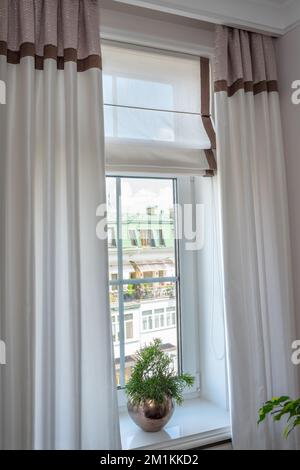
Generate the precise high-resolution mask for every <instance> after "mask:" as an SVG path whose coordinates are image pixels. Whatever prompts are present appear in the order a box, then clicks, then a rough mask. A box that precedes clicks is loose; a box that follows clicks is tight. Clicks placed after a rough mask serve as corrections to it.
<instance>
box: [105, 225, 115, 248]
mask: <svg viewBox="0 0 300 470" xmlns="http://www.w3.org/2000/svg"><path fill="white" fill-rule="evenodd" d="M107 239H108V247H109V248H116V246H117V241H116V232H115V228H114V227H108V229H107Z"/></svg>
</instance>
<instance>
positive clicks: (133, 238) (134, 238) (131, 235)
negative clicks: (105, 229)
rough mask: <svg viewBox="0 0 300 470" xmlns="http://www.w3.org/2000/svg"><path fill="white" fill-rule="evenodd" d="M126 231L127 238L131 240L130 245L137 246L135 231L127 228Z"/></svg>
mask: <svg viewBox="0 0 300 470" xmlns="http://www.w3.org/2000/svg"><path fill="white" fill-rule="evenodd" d="M128 233H129V238H130V241H131V245H132V246H138V241H137V238H136V231H135V230H130V229H129V231H128Z"/></svg>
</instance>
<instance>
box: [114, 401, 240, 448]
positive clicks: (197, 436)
mask: <svg viewBox="0 0 300 470" xmlns="http://www.w3.org/2000/svg"><path fill="white" fill-rule="evenodd" d="M120 425H121V439H122V448H123V449H124V450H129V449H136V450H137V449H143V450H147V449H148V450H175V449H176V450H182V449H193V448H197V447H203V446H208V445H212V444H217V443H219V442H223V441H226V440H228V439H231V429H230V418H229V413H228V412H227V411H226V410H223V409H221V408H218V407H217V406H215V405H214V404H212V403H210V402H208V401H205V400H202V399H200V398H194V399H191V400H186V401H185V403H184V404H183V406H181V407H179V406H178V407H177V406H176V409H175V412H174V415H173V417H172V419H171V420H170V421H169V423H168V424H167V426H166V427H165V428H164V429H163V430H162V431H159V432H156V433H147V432H144V431H142V430H141V429H140V428H138V427H137V426H136V425H135V424H134V422H133V421H132V420H131V418H130V417H129V415H128V413H127V411H122V412H121V413H120Z"/></svg>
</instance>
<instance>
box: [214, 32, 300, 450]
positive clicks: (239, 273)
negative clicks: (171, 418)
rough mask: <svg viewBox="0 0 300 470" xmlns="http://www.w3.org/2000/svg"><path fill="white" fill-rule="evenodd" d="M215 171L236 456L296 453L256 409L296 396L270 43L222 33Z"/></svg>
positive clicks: (285, 211) (284, 210) (255, 36)
mask: <svg viewBox="0 0 300 470" xmlns="http://www.w3.org/2000/svg"><path fill="white" fill-rule="evenodd" d="M215 80H216V81H215V90H216V95H215V100H216V123H217V139H218V141H217V147H218V172H219V178H220V187H221V207H222V228H223V252H224V271H225V298H226V317H227V330H228V351H229V364H230V393H231V415H232V432H233V445H234V448H235V449H250V450H251V449H294V448H296V447H297V443H296V435H294V436H291V437H290V438H289V439H288V440H285V438H283V437H282V425H279V424H276V423H273V422H272V421H271V420H270V421H267V423H265V424H264V425H261V426H259V427H258V425H257V419H258V409H259V408H260V406H261V405H262V404H263V403H264V402H265V401H266V400H268V399H271V398H272V397H274V396H281V395H286V394H288V395H290V396H291V397H294V398H296V397H297V396H298V395H299V388H298V389H297V383H296V370H295V366H293V365H292V363H291V354H292V350H291V344H292V341H293V340H294V339H295V338H294V336H293V334H294V331H295V330H294V310H293V297H292V291H291V286H292V280H291V266H290V240H289V219H288V206H287V195H286V193H287V191H286V180H285V163H284V154H283V146H282V133H281V122H280V107H279V97H278V93H277V91H276V88H277V83H276V67H275V62H274V51H273V44H272V40H271V38H266V37H263V36H261V35H258V34H251V33H246V32H243V31H238V30H232V29H229V28H224V27H220V28H218V33H217V47H216V55H215Z"/></svg>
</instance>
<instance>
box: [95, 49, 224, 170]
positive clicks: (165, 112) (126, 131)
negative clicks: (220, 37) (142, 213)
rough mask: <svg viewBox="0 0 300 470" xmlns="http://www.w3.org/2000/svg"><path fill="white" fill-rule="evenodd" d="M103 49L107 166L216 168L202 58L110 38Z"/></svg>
mask: <svg viewBox="0 0 300 470" xmlns="http://www.w3.org/2000/svg"><path fill="white" fill-rule="evenodd" d="M102 55H103V73H104V77H103V78H104V79H103V92H104V116H105V139H106V144H105V148H106V169H107V171H122V172H126V171H127V172H131V173H136V172H139V173H140V172H145V173H164V174H166V173H168V174H199V175H205V174H206V173H207V172H209V171H213V170H214V169H215V166H214V162H212V159H211V158H208V157H207V151H208V150H209V149H211V146H212V144H211V139H210V137H209V135H208V134H207V132H206V129H205V125H204V123H203V117H202V115H203V103H202V101H203V86H201V77H202V76H203V74H202V73H201V63H202V62H201V58H200V57H193V56H187V55H179V54H175V53H171V52H164V51H157V50H153V49H150V48H142V47H137V46H131V45H130V46H129V45H123V44H112V43H104V44H103V45H102ZM207 71H208V72H207V73H208V74H209V67H207ZM209 91H210V90H209V87H207V90H206V92H207V94H209ZM204 100H205V102H206V103H207V100H208V101H209V96H208V97H207V96H205V97H204ZM201 111H202V112H201Z"/></svg>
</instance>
